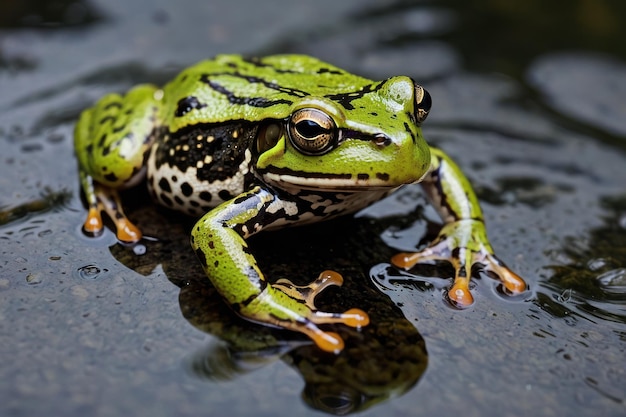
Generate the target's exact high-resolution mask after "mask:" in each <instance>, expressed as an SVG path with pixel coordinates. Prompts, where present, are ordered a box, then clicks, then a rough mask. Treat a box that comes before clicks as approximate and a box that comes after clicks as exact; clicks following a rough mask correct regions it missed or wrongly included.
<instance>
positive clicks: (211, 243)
mask: <svg viewBox="0 0 626 417" xmlns="http://www.w3.org/2000/svg"><path fill="white" fill-rule="evenodd" d="M209 248H211V249H215V242H213V241H212V240H209Z"/></svg>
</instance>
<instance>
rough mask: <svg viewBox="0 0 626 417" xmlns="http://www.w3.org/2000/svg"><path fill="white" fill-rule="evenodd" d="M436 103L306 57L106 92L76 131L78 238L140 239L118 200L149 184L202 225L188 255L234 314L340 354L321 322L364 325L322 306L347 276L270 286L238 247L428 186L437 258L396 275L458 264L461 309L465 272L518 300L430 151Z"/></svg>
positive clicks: (473, 202) (460, 180) (236, 62)
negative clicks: (439, 225) (82, 208)
mask: <svg viewBox="0 0 626 417" xmlns="http://www.w3.org/2000/svg"><path fill="white" fill-rule="evenodd" d="M430 105H431V103H430V96H429V95H428V93H427V92H426V90H424V89H423V88H422V87H421V86H419V85H418V84H416V83H415V82H414V81H413V80H412V79H410V78H408V77H404V76H397V77H391V78H388V79H386V80H382V81H372V80H368V79H365V78H362V77H359V76H356V75H353V74H350V73H348V72H346V71H344V70H342V69H339V68H337V67H335V66H332V65H330V64H328V63H325V62H322V61H320V60H317V59H315V58H312V57H308V56H302V55H276V56H269V57H265V58H260V59H246V58H243V57H241V56H238V55H220V56H217V57H215V58H214V59H211V60H206V61H203V62H200V63H198V64H196V65H194V66H192V67H190V68H188V69H186V70H184V71H182V72H181V73H180V74H179V75H178V76H177V77H176V78H175V79H174V80H172V81H171V82H170V83H168V84H167V85H165V86H164V87H163V88H158V87H156V86H151V85H142V86H138V87H136V88H134V89H133V90H131V91H129V92H128V93H127V94H126V95H124V96H120V95H116V94H111V95H107V96H105V97H103V98H102V99H101V100H100V101H99V102H98V103H96V105H95V106H94V107H93V108H91V109H88V110H86V111H85V112H83V114H82V115H81V117H80V119H79V121H78V123H77V125H76V129H75V149H76V155H77V159H78V165H79V173H80V177H81V184H82V188H83V191H84V193H85V197H86V200H87V204H88V205H89V215H88V218H87V221H86V222H85V227H84V229H85V230H86V231H87V232H88V233H91V234H98V233H100V231H101V230H102V227H103V226H102V220H101V219H100V213H101V212H105V213H106V214H107V215H108V216H109V217H111V218H112V219H113V220H114V222H115V225H116V228H117V234H118V238H119V239H120V240H123V241H129V242H135V241H137V240H139V239H140V238H141V232H140V231H139V230H138V229H137V228H136V227H135V226H134V225H133V224H132V223H131V222H130V221H129V220H128V219H127V218H126V216H125V214H124V212H123V210H122V204H121V201H120V200H119V197H118V196H117V190H119V189H121V188H125V187H129V186H133V185H135V184H136V183H138V182H139V181H140V180H142V179H143V178H144V176H147V185H148V189H149V191H150V194H151V195H152V197H153V198H154V199H155V200H156V201H157V202H159V203H160V204H162V205H164V206H166V207H169V208H171V209H174V210H178V211H181V212H185V213H187V214H189V215H192V216H197V217H199V220H198V222H197V224H196V225H195V226H194V228H193V231H192V236H191V244H192V247H193V249H194V251H195V252H196V254H197V256H198V259H199V260H200V262H201V263H202V266H203V268H204V270H205V272H206V274H207V277H208V278H209V279H210V280H211V282H212V283H213V285H214V286H215V287H216V288H217V290H218V291H219V292H220V294H221V295H222V296H223V297H224V299H225V301H226V302H227V303H228V304H229V305H230V306H231V307H232V308H233V309H234V310H235V311H236V312H237V313H239V314H240V315H242V316H243V317H245V318H247V319H249V320H251V321H256V322H260V323H263V324H268V325H274V326H279V327H283V328H285V329H290V330H295V331H299V332H302V333H304V334H306V335H307V336H309V337H310V338H311V339H312V340H313V341H314V342H315V343H316V344H317V345H318V346H319V347H320V348H322V349H324V350H328V351H339V350H341V349H342V348H343V342H342V340H341V339H340V338H339V336H337V335H336V334H335V333H333V332H330V331H325V330H322V329H321V328H320V327H319V325H320V324H324V323H342V324H345V325H348V326H353V327H360V326H363V325H367V323H368V321H369V317H368V315H367V313H366V312H363V311H361V310H359V309H357V308H354V309H351V310H348V311H346V312H343V313H326V312H321V311H318V310H317V309H316V307H315V305H314V298H315V296H316V295H317V294H318V293H319V292H320V291H322V290H323V289H324V288H326V287H327V286H328V285H340V284H341V281H342V278H341V276H340V275H339V274H337V273H336V272H333V271H325V272H322V273H321V274H320V277H318V278H317V279H316V280H314V281H313V282H312V283H311V284H310V285H309V286H306V287H298V286H295V285H294V284H292V283H291V282H290V281H289V280H288V279H286V278H284V277H283V278H282V279H281V280H278V281H277V280H276V279H269V280H268V279H267V277H265V276H264V274H263V273H262V271H261V270H260V269H259V267H258V265H257V263H256V260H255V258H254V254H253V250H252V248H249V247H248V245H247V242H246V239H247V238H248V237H250V236H251V235H253V234H255V233H258V232H260V231H261V230H264V229H271V228H277V227H283V226H285V225H289V224H304V223H310V222H315V221H320V220H325V219H329V218H332V217H336V216H339V215H343V214H347V213H352V212H355V211H357V210H359V209H361V208H363V207H366V206H367V205H369V204H371V203H373V202H375V201H377V200H379V199H381V198H383V197H385V196H386V195H388V194H389V193H390V192H393V191H394V190H396V189H397V188H398V187H400V186H402V185H405V184H411V183H416V182H422V184H423V185H424V189H425V190H426V193H427V195H428V196H429V198H430V200H431V201H432V202H433V204H434V205H435V207H436V208H437V209H438V211H439V213H440V214H441V216H442V219H443V221H444V223H445V225H444V228H443V229H442V232H441V233H440V235H439V237H438V239H437V240H436V241H435V242H433V244H432V245H431V246H429V247H428V248H426V249H425V250H423V251H420V252H415V253H412V254H400V255H399V256H398V257H396V258H394V259H395V260H394V261H393V262H394V264H396V265H397V266H399V267H402V268H411V267H412V266H413V265H414V264H415V263H418V262H421V261H431V260H447V261H450V262H452V264H453V266H454V267H455V269H456V271H457V274H456V276H455V284H454V286H453V287H451V289H450V292H449V293H448V294H449V299H450V300H451V302H453V303H456V304H459V305H463V304H471V302H472V298H471V294H470V292H469V278H470V277H469V272H470V271H471V268H472V266H474V265H483V267H484V269H485V270H487V271H489V272H493V273H494V274H495V275H498V276H499V277H500V279H501V280H502V281H503V283H504V286H505V287H506V289H507V290H509V291H510V292H512V293H517V292H520V291H523V290H524V289H525V284H524V283H523V281H522V280H521V278H519V277H517V276H516V275H515V274H513V273H512V272H510V271H509V270H508V268H506V266H504V264H502V262H501V261H499V259H497V258H495V255H493V250H492V249H491V246H490V245H489V242H488V240H487V236H486V233H485V228H484V223H483V218H482V213H481V210H480V206H479V204H478V200H477V199H476V196H475V194H474V192H473V191H472V188H471V186H470V184H469V182H468V181H467V179H466V178H465V176H464V175H463V174H462V173H461V171H460V169H459V168H458V167H457V166H456V165H455V164H454V163H453V162H452V161H451V160H450V159H449V158H448V157H447V156H446V155H445V154H444V153H443V152H441V151H440V150H438V149H434V148H430V147H429V146H428V145H427V144H426V142H425V140H424V138H423V136H422V132H421V123H422V122H423V121H424V120H425V118H426V116H427V115H428V112H429V110H430ZM485 265H486V266H485ZM511 274H512V275H511ZM503 275H504V276H503ZM276 278H278V277H276ZM457 284H458V285H457Z"/></svg>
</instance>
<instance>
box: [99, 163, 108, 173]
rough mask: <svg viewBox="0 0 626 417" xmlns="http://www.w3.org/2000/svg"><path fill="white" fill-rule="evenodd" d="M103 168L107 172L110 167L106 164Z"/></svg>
mask: <svg viewBox="0 0 626 417" xmlns="http://www.w3.org/2000/svg"><path fill="white" fill-rule="evenodd" d="M101 169H102V172H107V171H108V170H109V167H108V166H106V165H103V166H102V168H101Z"/></svg>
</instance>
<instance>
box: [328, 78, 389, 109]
mask: <svg viewBox="0 0 626 417" xmlns="http://www.w3.org/2000/svg"><path fill="white" fill-rule="evenodd" d="M383 85H385V81H383V82H381V83H378V84H370V85H366V86H365V87H363V88H361V89H360V90H358V91H352V92H349V93H339V94H328V95H326V96H324V97H326V98H328V99H330V100H333V101H336V102H337V103H339V104H341V105H342V106H343V108H345V109H346V110H354V106H353V105H352V101H353V100H356V99H359V98H361V97H363V96H364V95H366V94H369V93H371V92H374V91H378V90H380V89H381V88H382V86H383Z"/></svg>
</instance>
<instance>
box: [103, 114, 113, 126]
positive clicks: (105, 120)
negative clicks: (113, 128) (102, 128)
mask: <svg viewBox="0 0 626 417" xmlns="http://www.w3.org/2000/svg"><path fill="white" fill-rule="evenodd" d="M115 119H116V118H115V117H113V116H106V117H103V118H102V119H100V124H101V125H103V124H105V123H107V122H114V121H115Z"/></svg>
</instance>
